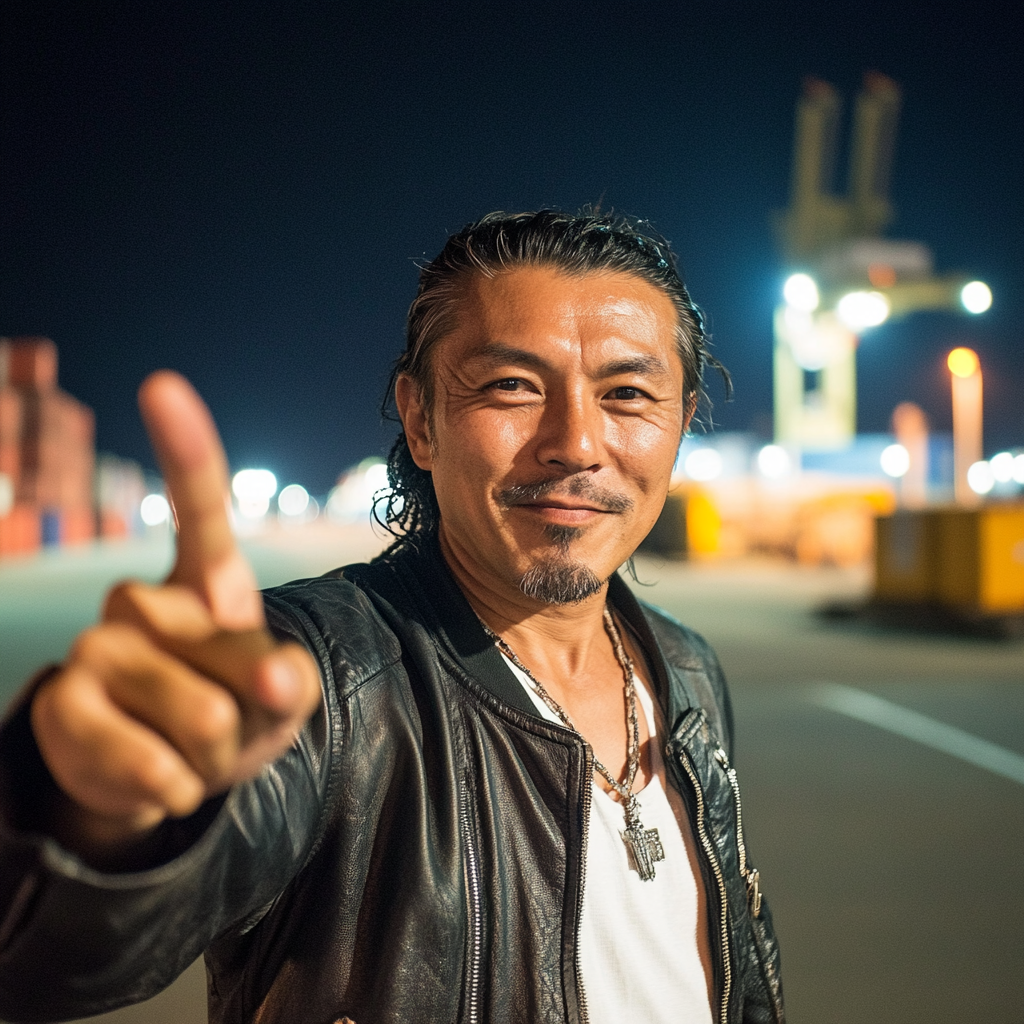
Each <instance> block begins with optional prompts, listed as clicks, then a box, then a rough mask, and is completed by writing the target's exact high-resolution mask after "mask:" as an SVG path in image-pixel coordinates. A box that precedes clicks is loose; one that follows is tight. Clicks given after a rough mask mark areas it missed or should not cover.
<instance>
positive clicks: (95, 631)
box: [71, 626, 112, 664]
mask: <svg viewBox="0 0 1024 1024" xmlns="http://www.w3.org/2000/svg"><path fill="white" fill-rule="evenodd" d="M110 632H111V631H110V629H109V628H108V627H107V626H90V627H89V628H88V629H83V630H82V632H81V633H79V634H78V636H77V637H76V638H75V642H74V644H72V646H71V660H72V661H82V662H85V663H86V664H93V663H94V662H96V661H100V660H105V659H106V656H107V654H108V653H109V651H110V646H111V644H110V641H111V639H112V638H111V636H110Z"/></svg>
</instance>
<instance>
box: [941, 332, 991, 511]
mask: <svg viewBox="0 0 1024 1024" xmlns="http://www.w3.org/2000/svg"><path fill="white" fill-rule="evenodd" d="M946 365H947V366H948V367H949V372H950V374H951V377H952V383H953V497H954V499H955V500H956V503H957V504H958V505H977V504H978V503H979V502H980V501H981V496H980V495H978V494H975V492H974V491H973V490H972V488H971V487H970V485H969V484H968V482H967V470H968V469H970V467H971V466H972V465H973V464H974V463H975V462H979V461H980V460H981V453H982V441H981V425H982V417H981V363H980V362H979V361H978V354H977V353H976V352H975V351H974V350H973V349H969V348H955V349H953V351H952V352H950V353H949V356H948V357H947V359H946Z"/></svg>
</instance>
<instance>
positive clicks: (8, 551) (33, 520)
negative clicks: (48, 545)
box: [0, 505, 43, 558]
mask: <svg viewBox="0 0 1024 1024" xmlns="http://www.w3.org/2000/svg"><path fill="white" fill-rule="evenodd" d="M42 539H43V537H42V522H41V517H40V514H39V509H38V508H35V507H34V506H32V505H15V506H14V508H12V509H11V511H10V512H8V513H7V515H5V516H0V558H2V557H4V556H5V555H22V554H27V553H28V552H31V551H37V550H38V549H39V545H40V544H41V543H42Z"/></svg>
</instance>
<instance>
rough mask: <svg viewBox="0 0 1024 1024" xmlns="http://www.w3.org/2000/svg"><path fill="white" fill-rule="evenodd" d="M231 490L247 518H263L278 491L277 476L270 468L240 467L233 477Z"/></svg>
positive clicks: (240, 509)
mask: <svg viewBox="0 0 1024 1024" xmlns="http://www.w3.org/2000/svg"><path fill="white" fill-rule="evenodd" d="M231 490H232V491H233V492H234V495H235V497H236V498H237V499H238V511H239V512H240V513H241V514H242V515H243V516H244V517H245V518H246V519H262V518H263V516H265V515H266V514H267V509H269V508H270V499H271V498H272V497H273V496H274V495H275V494H276V493H277V477H276V476H274V474H273V473H271V472H270V470H269V469H240V470H239V471H238V472H237V473H236V474H235V475H234V476H233V477H232V479H231Z"/></svg>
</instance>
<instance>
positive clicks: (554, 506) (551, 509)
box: [512, 501, 608, 526]
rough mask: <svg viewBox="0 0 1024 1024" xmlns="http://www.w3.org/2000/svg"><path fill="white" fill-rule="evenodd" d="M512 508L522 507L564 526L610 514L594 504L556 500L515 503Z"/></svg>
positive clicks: (548, 520)
mask: <svg viewBox="0 0 1024 1024" xmlns="http://www.w3.org/2000/svg"><path fill="white" fill-rule="evenodd" d="M512 508H515V509H522V510H524V511H526V512H529V513H531V514H533V515H536V516H538V517H539V518H541V519H544V520H545V521H546V522H549V523H557V524H559V525H562V526H581V525H583V524H584V523H588V522H591V521H592V520H594V519H596V518H597V517H598V516H604V515H608V513H607V512H606V511H605V510H604V509H601V508H595V507H594V506H592V505H580V504H577V503H573V504H572V505H568V504H562V503H561V502H556V501H529V502H523V503H521V504H516V505H513V506H512Z"/></svg>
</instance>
